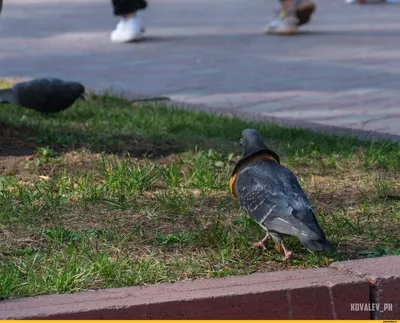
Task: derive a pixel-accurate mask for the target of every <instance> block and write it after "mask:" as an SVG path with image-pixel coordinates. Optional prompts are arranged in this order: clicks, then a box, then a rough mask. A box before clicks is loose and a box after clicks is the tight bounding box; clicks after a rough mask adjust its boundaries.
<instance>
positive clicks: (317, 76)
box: [0, 0, 400, 135]
mask: <svg viewBox="0 0 400 323" xmlns="http://www.w3.org/2000/svg"><path fill="white" fill-rule="evenodd" d="M317 2H318V5H319V7H318V9H317V12H316V15H315V17H314V20H313V21H312V23H311V24H310V25H308V26H306V27H305V28H303V29H304V32H303V34H302V35H300V36H294V37H276V36H267V35H264V34H262V33H261V28H262V27H263V25H264V23H265V22H266V21H267V19H269V18H270V17H271V15H272V14H273V12H274V9H275V8H276V7H277V4H276V2H275V1H272V0H270V1H267V0H253V1H239V0H213V1H211V0H202V1H187V0H168V1H165V0H150V5H149V10H147V12H146V14H145V18H146V21H145V22H146V30H147V33H146V34H147V39H146V40H145V41H143V42H141V43H138V44H117V45H115V44H111V43H110V42H109V33H110V31H111V30H112V29H113V28H114V26H115V24H116V18H115V17H113V16H112V15H111V6H110V3H109V1H108V0H60V1H51V0H13V1H8V2H7V3H5V5H4V7H3V12H2V17H1V19H0V37H1V40H2V41H1V42H0V78H4V77H44V76H55V77H61V78H66V79H76V80H79V81H81V82H84V83H85V84H87V85H89V86H91V87H96V88H110V87H111V88H112V89H114V90H117V91H130V92H132V91H133V92H135V93H138V94H140V95H145V96H160V95H162V96H168V97H170V98H171V99H173V100H178V101H183V102H187V103H193V104H201V105H205V106H212V107H216V108H221V109H227V110H228V109H234V110H237V111H239V112H249V113H257V114H261V115H264V116H272V117H280V118H291V119H295V120H305V121H311V122H315V123H318V124H322V125H330V126H344V127H349V128H353V129H365V130H374V131H380V132H384V133H391V134H395V135H400V127H399V126H398V125H399V123H400V92H399V91H398V87H399V84H400V61H399V59H398V57H399V55H400V42H399V41H398V34H399V31H400V20H399V18H398V17H399V16H400V5H395V4H392V5H389V4H388V5H385V4H383V5H382V4H380V5H362V6H359V5H346V4H345V3H344V1H342V0H318V1H317Z"/></svg>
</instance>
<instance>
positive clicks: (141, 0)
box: [112, 0, 147, 16]
mask: <svg viewBox="0 0 400 323" xmlns="http://www.w3.org/2000/svg"><path fill="white" fill-rule="evenodd" d="M112 5H113V8H114V15H115V16H122V15H127V14H130V13H132V12H135V11H137V10H140V9H145V8H146V7H147V2H146V0H112Z"/></svg>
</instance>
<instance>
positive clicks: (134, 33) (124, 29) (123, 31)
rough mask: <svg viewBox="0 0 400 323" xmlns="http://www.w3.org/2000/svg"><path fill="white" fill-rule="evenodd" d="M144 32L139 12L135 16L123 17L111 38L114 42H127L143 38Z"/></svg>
mask: <svg viewBox="0 0 400 323" xmlns="http://www.w3.org/2000/svg"><path fill="white" fill-rule="evenodd" d="M142 34H143V33H142V21H141V14H140V13H139V12H137V13H136V16H135V17H131V18H122V19H121V20H120V21H119V22H118V24H117V27H115V30H114V31H113V32H112V33H111V37H110V38H111V41H112V42H114V43H126V42H130V41H134V40H139V39H141V38H142V36H143V35H142Z"/></svg>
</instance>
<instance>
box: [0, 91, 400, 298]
mask: <svg viewBox="0 0 400 323" xmlns="http://www.w3.org/2000/svg"><path fill="white" fill-rule="evenodd" d="M0 122H1V123H0V137H1V138H2V140H1V141H0V151H1V152H2V153H1V154H0V170H1V175H0V297H1V298H2V299H9V298H17V297H23V296H31V295H39V294H49V293H70V292H76V291H80V290H86V289H97V288H105V287H121V286H130V285H143V284H153V283H160V282H168V281H179V280H187V279H195V278H208V277H224V276H228V275H245V274H249V273H253V272H263V271H275V270H282V269H293V268H310V267H323V266H327V265H328V264H329V263H330V262H332V261H335V260H344V259H356V258H365V257H376V256H382V255H388V254H400V234H399V233H400V215H399V214H400V213H399V211H400V202H399V198H398V197H397V195H396V194H398V191H399V170H400V150H399V145H398V144H396V143H389V142H375V143H372V142H365V141H360V140H358V139H356V138H350V137H337V136H329V135H325V134H316V133H313V132H310V131H306V130H301V129H288V128H283V127H279V126H277V125H273V124H266V123H256V122H248V121H243V120H240V119H238V118H229V117H223V116H217V115H209V114H205V113H201V112H193V111H191V112H190V111H184V110H179V109H171V108H167V107H166V106H162V105H154V104H151V103H145V104H136V105H132V104H131V103H129V102H127V101H125V100H123V99H121V98H117V97H113V96H111V95H107V94H105V95H103V96H95V95H92V96H91V97H90V98H89V100H87V101H86V102H77V103H76V104H75V105H74V106H73V107H72V108H71V109H69V110H67V111H64V112H62V113H59V114H57V115H54V116H49V117H44V116H41V115H39V114H38V113H36V112H34V111H29V110H24V109H23V108H21V107H17V106H12V105H5V106H1V109H0ZM247 127H252V128H256V129H258V130H260V132H261V133H262V135H263V136H264V138H265V139H266V142H267V144H268V145H269V146H270V147H271V148H272V149H274V150H275V151H276V152H278V153H279V154H280V155H281V157H282V163H283V164H284V165H285V166H287V167H289V168H291V169H292V170H293V172H294V173H295V174H296V175H297V177H298V178H299V181H300V183H301V184H302V186H303V187H304V189H305V191H306V193H307V195H308V196H309V198H310V201H311V202H312V204H313V206H314V209H315V211H316V214H317V217H318V220H319V221H320V224H321V226H322V227H323V228H324V230H325V233H326V234H327V236H328V238H329V240H330V241H332V242H333V243H334V244H335V245H337V246H338V252H337V254H334V255H324V254H312V253H309V252H307V251H305V250H304V249H303V248H302V247H301V245H300V244H299V242H298V240H297V239H295V238H288V239H287V242H288V245H289V247H290V248H292V249H293V250H294V251H295V255H294V257H293V259H292V260H290V261H288V262H282V261H281V259H282V254H281V253H278V252H277V251H276V250H275V249H274V245H273V244H272V243H271V242H269V243H268V245H267V246H268V250H267V251H265V252H262V251H261V250H258V249H254V248H252V247H250V245H249V242H254V241H257V240H258V239H260V238H262V237H263V231H262V230H261V229H260V228H259V227H258V225H257V224H256V223H255V222H254V221H252V220H251V219H250V218H248V217H246V216H245V215H244V214H243V213H242V212H241V211H240V209H239V204H238V202H237V201H236V200H234V199H233V198H232V196H231V195H230V193H229V189H228V182H229V175H230V172H231V171H232V169H233V167H234V164H235V162H236V161H237V160H238V159H239V158H240V147H239V146H238V145H237V143H238V140H239V139H240V133H241V131H242V130H243V129H244V128H247Z"/></svg>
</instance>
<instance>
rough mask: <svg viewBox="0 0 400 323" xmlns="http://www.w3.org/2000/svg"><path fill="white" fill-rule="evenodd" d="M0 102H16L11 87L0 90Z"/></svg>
mask: <svg viewBox="0 0 400 323" xmlns="http://www.w3.org/2000/svg"><path fill="white" fill-rule="evenodd" d="M0 103H3V104H4V103H17V102H15V97H14V93H13V90H12V89H7V90H0Z"/></svg>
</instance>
